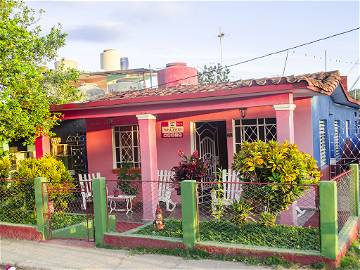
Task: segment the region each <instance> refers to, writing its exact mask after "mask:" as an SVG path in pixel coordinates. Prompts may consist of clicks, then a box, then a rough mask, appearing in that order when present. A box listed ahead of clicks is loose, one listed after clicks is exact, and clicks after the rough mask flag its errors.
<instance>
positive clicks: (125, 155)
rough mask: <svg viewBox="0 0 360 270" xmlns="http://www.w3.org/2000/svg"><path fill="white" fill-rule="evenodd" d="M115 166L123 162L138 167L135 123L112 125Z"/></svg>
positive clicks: (119, 166) (138, 157)
mask: <svg viewBox="0 0 360 270" xmlns="http://www.w3.org/2000/svg"><path fill="white" fill-rule="evenodd" d="M114 142H115V160H116V168H121V167H122V165H123V164H124V163H131V164H132V166H133V167H140V143H139V127H138V126H137V125H131V126H118V127H114Z"/></svg>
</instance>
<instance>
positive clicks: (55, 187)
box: [42, 182, 95, 242]
mask: <svg viewBox="0 0 360 270" xmlns="http://www.w3.org/2000/svg"><path fill="white" fill-rule="evenodd" d="M42 191H43V199H44V200H43V201H44V203H46V198H47V201H48V207H47V211H46V213H44V217H45V220H46V221H47V224H48V226H47V228H48V236H49V238H50V239H56V238H57V239H78V240H86V241H90V242H93V241H95V231H94V226H93V224H94V208H93V201H92V197H90V198H87V199H86V201H84V200H83V197H82V196H83V195H84V192H82V190H81V189H80V188H79V187H76V186H75V184H73V183H48V182H47V183H43V186H42ZM44 209H46V208H44Z"/></svg>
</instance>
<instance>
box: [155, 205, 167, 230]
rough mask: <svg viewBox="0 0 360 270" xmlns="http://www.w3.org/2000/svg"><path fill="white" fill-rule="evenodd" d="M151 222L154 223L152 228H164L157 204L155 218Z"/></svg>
mask: <svg viewBox="0 0 360 270" xmlns="http://www.w3.org/2000/svg"><path fill="white" fill-rule="evenodd" d="M153 224H154V229H155V230H157V231H161V230H163V229H164V228H165V223H164V217H163V212H162V210H161V208H160V207H159V206H157V208H156V212H155V220H154V223H153Z"/></svg>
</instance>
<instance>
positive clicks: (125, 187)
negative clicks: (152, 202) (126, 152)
mask: <svg viewBox="0 0 360 270" xmlns="http://www.w3.org/2000/svg"><path fill="white" fill-rule="evenodd" d="M139 179H140V173H139V172H138V171H137V170H136V168H133V167H132V163H124V164H123V165H122V167H121V168H119V173H118V187H119V189H120V190H121V191H122V192H123V193H124V194H126V195H137V194H138V192H139V190H138V187H137V186H134V185H132V183H131V181H133V180H139Z"/></svg>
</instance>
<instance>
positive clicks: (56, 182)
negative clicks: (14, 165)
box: [14, 155, 75, 210]
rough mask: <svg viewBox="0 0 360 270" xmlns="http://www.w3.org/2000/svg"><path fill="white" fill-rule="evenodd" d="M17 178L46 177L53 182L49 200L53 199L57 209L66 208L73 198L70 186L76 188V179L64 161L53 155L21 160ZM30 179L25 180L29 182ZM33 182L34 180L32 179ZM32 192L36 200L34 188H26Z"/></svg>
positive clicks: (32, 196) (16, 174)
mask: <svg viewBox="0 0 360 270" xmlns="http://www.w3.org/2000/svg"><path fill="white" fill-rule="evenodd" d="M14 176H15V178H20V179H34V178H35V177H46V179H47V182H49V183H51V188H52V189H53V191H51V192H50V193H49V201H52V202H53V204H54V207H55V209H57V210H66V208H67V205H68V202H69V201H70V200H71V199H73V195H71V194H70V192H69V190H68V189H69V188H74V187H75V184H74V179H73V178H72V176H71V174H70V172H69V171H68V170H67V169H66V167H65V165H64V164H63V163H62V161H60V160H57V159H56V158H55V157H53V156H50V155H48V156H45V157H43V158H40V159H33V158H28V159H24V160H23V161H21V162H20V165H19V168H18V170H17V171H16V172H15V173H14ZM27 182H28V181H26V182H24V185H25V183H27ZM30 183H32V181H30ZM24 190H26V191H28V192H30V193H31V194H28V196H31V198H33V200H34V190H33V188H31V189H29V188H24Z"/></svg>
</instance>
